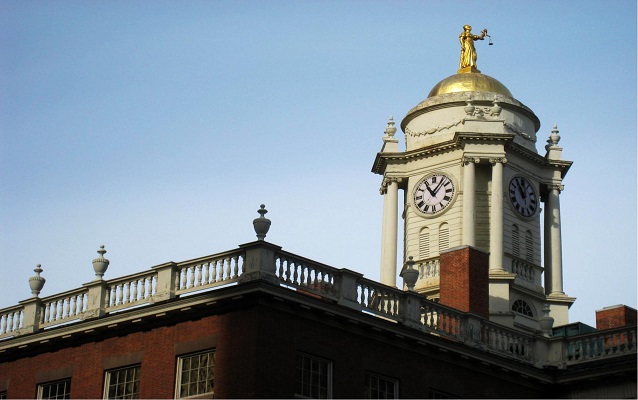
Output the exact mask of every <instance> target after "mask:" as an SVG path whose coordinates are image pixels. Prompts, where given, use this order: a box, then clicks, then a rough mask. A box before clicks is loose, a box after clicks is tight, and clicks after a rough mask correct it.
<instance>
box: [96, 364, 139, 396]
mask: <svg viewBox="0 0 638 400" xmlns="http://www.w3.org/2000/svg"><path fill="white" fill-rule="evenodd" d="M139 387H140V366H139V365H134V366H130V367H124V368H118V369H114V370H111V371H106V379H105V383H104V398H105V399H137V398H139Z"/></svg>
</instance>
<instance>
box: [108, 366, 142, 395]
mask: <svg viewBox="0 0 638 400" xmlns="http://www.w3.org/2000/svg"><path fill="white" fill-rule="evenodd" d="M131 369H137V371H136V372H135V375H134V380H133V381H132V382H133V384H134V388H135V392H134V393H124V394H121V395H116V396H113V397H111V396H110V393H109V389H110V387H111V383H110V380H111V377H112V376H113V375H112V374H113V373H114V372H120V371H128V370H131ZM141 372H142V365H141V364H133V365H126V366H123V367H119V368H113V369H109V370H107V371H104V392H103V393H102V398H103V399H139V398H140V396H139V394H140V387H139V385H140V374H141ZM127 383H129V382H127V381H126V380H125V381H124V385H125V387H126V386H127ZM131 396H134V397H131Z"/></svg>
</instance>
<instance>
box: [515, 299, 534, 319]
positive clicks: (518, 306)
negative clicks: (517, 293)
mask: <svg viewBox="0 0 638 400" xmlns="http://www.w3.org/2000/svg"><path fill="white" fill-rule="evenodd" d="M512 311H514V312H515V313H517V314H522V315H525V316H527V317H532V318H533V317H534V312H533V311H532V307H530V305H529V304H527V302H526V301H524V300H516V301H515V302H514V303H512Z"/></svg>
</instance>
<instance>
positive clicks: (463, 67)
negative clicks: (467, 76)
mask: <svg viewBox="0 0 638 400" xmlns="http://www.w3.org/2000/svg"><path fill="white" fill-rule="evenodd" d="M471 31H472V27H471V26H470V25H463V32H461V34H460V35H459V42H461V61H460V62H459V70H458V73H459V74H461V73H464V72H481V71H479V70H478V69H477V68H476V49H475V48H474V41H475V40H483V38H485V36H488V37H489V35H488V34H487V29H483V30H482V31H481V34H480V35H472V32H471Z"/></svg>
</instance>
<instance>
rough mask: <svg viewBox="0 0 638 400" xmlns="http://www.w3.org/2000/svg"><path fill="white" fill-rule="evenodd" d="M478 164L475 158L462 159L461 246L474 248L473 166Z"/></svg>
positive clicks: (474, 202)
mask: <svg viewBox="0 0 638 400" xmlns="http://www.w3.org/2000/svg"><path fill="white" fill-rule="evenodd" d="M478 162H479V159H478V158H475V157H463V164H464V167H463V231H462V235H463V243H462V244H463V245H465V246H476V233H475V229H474V226H475V225H474V215H475V213H476V201H475V200H476V189H475V181H476V178H475V177H476V171H475V166H474V165H475V164H476V163H478Z"/></svg>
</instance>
